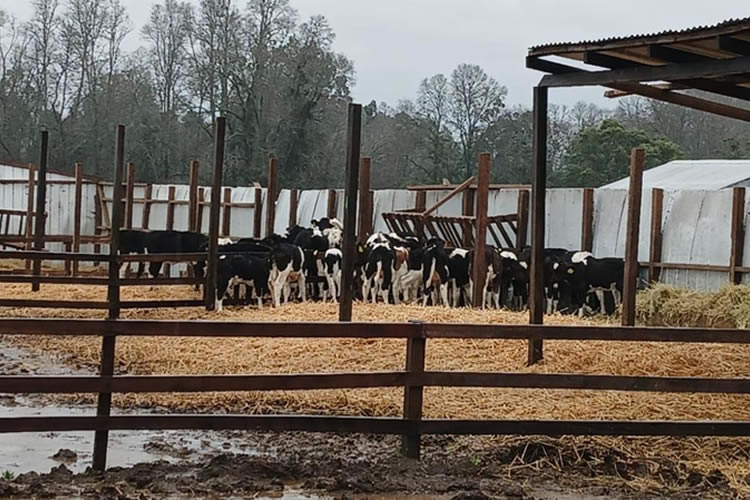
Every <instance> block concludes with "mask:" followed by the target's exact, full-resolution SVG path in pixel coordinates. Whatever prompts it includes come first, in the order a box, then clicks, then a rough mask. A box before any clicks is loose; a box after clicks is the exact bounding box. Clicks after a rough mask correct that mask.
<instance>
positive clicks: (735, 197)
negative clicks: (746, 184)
mask: <svg viewBox="0 0 750 500" xmlns="http://www.w3.org/2000/svg"><path fill="white" fill-rule="evenodd" d="M744 251H745V188H743V187H736V188H734V189H733V190H732V255H731V256H730V258H729V273H730V276H729V279H730V280H731V281H732V283H734V284H736V285H739V284H740V283H741V282H742V273H741V272H740V271H738V270H737V268H738V267H742V260H743V257H744Z"/></svg>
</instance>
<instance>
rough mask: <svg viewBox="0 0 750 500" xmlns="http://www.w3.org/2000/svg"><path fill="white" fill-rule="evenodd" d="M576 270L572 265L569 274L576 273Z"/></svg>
mask: <svg viewBox="0 0 750 500" xmlns="http://www.w3.org/2000/svg"><path fill="white" fill-rule="evenodd" d="M575 272H576V270H575V269H573V268H572V267H570V268H568V274H575Z"/></svg>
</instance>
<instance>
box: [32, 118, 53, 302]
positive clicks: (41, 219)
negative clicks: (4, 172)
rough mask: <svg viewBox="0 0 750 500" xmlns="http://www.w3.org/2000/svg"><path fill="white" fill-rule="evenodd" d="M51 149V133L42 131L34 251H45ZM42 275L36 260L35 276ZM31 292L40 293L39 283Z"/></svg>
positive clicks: (38, 262)
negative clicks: (48, 169) (48, 167)
mask: <svg viewBox="0 0 750 500" xmlns="http://www.w3.org/2000/svg"><path fill="white" fill-rule="evenodd" d="M48 148H49V132H48V131H46V130H44V131H42V141H41V145H40V158H39V180H38V181H37V184H36V213H35V214H34V250H44V226H45V223H46V222H47V220H46V219H47V218H46V210H45V209H46V205H47V159H48ZM41 273H42V261H40V260H39V259H35V260H34V276H39V275H40V274H41ZM31 290H32V291H34V292H38V291H39V283H32V284H31Z"/></svg>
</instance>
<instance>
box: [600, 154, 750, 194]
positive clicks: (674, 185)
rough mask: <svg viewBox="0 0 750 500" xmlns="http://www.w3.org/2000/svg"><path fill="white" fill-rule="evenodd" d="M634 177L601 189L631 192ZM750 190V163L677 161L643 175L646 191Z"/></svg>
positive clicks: (743, 161) (740, 161) (733, 161)
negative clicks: (658, 189) (629, 187)
mask: <svg viewBox="0 0 750 500" xmlns="http://www.w3.org/2000/svg"><path fill="white" fill-rule="evenodd" d="M629 185H630V177H625V178H623V179H620V180H618V181H615V182H611V183H609V184H606V185H604V186H602V187H600V188H599V189H628V186H629ZM733 187H750V160H675V161H670V162H669V163H665V164H664V165H659V166H657V167H654V168H650V169H648V170H646V171H644V172H643V189H651V188H661V189H669V190H676V189H709V190H715V189H726V188H733Z"/></svg>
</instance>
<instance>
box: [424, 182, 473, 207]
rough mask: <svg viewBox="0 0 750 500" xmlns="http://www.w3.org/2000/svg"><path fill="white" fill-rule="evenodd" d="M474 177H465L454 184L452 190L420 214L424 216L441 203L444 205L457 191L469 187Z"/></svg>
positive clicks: (440, 205)
mask: <svg viewBox="0 0 750 500" xmlns="http://www.w3.org/2000/svg"><path fill="white" fill-rule="evenodd" d="M474 179H475V177H474V176H471V177H469V178H468V179H466V180H465V181H463V182H462V183H461V184H459V185H458V186H456V188H455V189H453V191H451V192H450V193H448V194H446V195H445V197H443V198H441V199H439V200H438V202H437V203H435V204H434V205H433V206H431V207H430V208H428V209H427V210H425V211H424V213H422V215H423V216H425V217H426V216H428V215H430V214H431V213H433V212H435V211H436V210H437V209H438V208H440V207H442V206H443V205H445V204H446V203H448V201H450V200H451V199H452V198H453V197H455V196H456V195H457V194H458V193H460V192H462V191H464V190H465V189H467V188H468V187H469V185H471V183H472V182H474Z"/></svg>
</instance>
